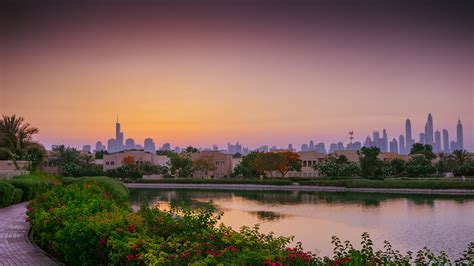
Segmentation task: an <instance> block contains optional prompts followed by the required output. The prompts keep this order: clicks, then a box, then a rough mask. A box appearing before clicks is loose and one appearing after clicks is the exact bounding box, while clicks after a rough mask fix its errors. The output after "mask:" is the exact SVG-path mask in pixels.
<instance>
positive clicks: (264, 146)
mask: <svg viewBox="0 0 474 266" xmlns="http://www.w3.org/2000/svg"><path fill="white" fill-rule="evenodd" d="M256 151H257V152H268V151H269V149H268V146H267V145H263V146H260V147H258V148H257V149H256Z"/></svg>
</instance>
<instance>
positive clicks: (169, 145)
mask: <svg viewBox="0 0 474 266" xmlns="http://www.w3.org/2000/svg"><path fill="white" fill-rule="evenodd" d="M161 149H162V150H164V151H170V150H171V144H169V143H164V144H163V146H162V147H161Z"/></svg>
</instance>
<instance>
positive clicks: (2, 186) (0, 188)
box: [0, 180, 15, 208]
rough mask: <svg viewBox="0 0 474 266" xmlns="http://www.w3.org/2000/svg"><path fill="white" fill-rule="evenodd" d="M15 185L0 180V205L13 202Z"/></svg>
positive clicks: (5, 205) (8, 204)
mask: <svg viewBox="0 0 474 266" xmlns="http://www.w3.org/2000/svg"><path fill="white" fill-rule="evenodd" d="M14 191H15V187H14V186H12V185H11V184H9V183H8V182H6V181H2V180H0V207H2V208H3V207H7V206H10V205H11V204H12V203H13V200H14V193H15V192H14Z"/></svg>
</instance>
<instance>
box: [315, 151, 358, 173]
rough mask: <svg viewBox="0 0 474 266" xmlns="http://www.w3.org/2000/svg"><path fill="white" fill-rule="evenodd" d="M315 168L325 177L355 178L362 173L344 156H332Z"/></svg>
mask: <svg viewBox="0 0 474 266" xmlns="http://www.w3.org/2000/svg"><path fill="white" fill-rule="evenodd" d="M313 168H314V169H315V170H318V172H319V174H320V175H323V176H354V175H358V174H359V172H360V168H359V166H358V165H357V164H356V163H354V162H351V161H349V159H347V157H346V156H344V155H340V156H339V157H335V156H333V155H330V156H329V157H328V158H326V160H324V161H322V162H320V163H318V164H316V165H313Z"/></svg>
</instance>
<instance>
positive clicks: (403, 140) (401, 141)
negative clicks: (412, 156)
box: [398, 135, 407, 154]
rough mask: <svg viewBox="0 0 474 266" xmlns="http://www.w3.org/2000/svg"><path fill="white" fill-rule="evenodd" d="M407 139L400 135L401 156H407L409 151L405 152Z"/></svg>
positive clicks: (399, 147) (399, 150) (399, 148)
mask: <svg viewBox="0 0 474 266" xmlns="http://www.w3.org/2000/svg"><path fill="white" fill-rule="evenodd" d="M405 147H406V146H405V137H404V136H403V135H400V137H398V152H399V153H400V154H407V150H405Z"/></svg>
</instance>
